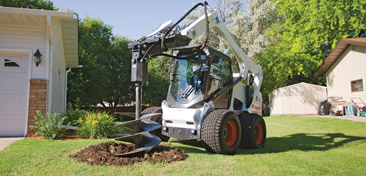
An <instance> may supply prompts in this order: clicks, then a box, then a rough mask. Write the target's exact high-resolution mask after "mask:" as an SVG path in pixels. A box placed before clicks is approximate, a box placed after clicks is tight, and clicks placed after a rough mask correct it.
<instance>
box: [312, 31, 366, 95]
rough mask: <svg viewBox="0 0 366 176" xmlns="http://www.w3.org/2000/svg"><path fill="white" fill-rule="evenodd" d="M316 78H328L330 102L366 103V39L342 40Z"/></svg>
mask: <svg viewBox="0 0 366 176" xmlns="http://www.w3.org/2000/svg"><path fill="white" fill-rule="evenodd" d="M314 76H317V77H318V76H326V79H327V90H328V100H329V101H334V100H337V101H345V102H350V101H351V98H352V97H358V98H360V99H361V100H362V101H363V102H366V38H348V39H342V40H341V41H340V42H339V43H338V44H337V45H336V47H334V49H333V50H332V52H331V53H330V54H329V56H328V57H327V58H326V59H325V60H324V62H323V64H322V65H321V66H320V67H319V69H318V71H317V72H316V73H315V74H314Z"/></svg>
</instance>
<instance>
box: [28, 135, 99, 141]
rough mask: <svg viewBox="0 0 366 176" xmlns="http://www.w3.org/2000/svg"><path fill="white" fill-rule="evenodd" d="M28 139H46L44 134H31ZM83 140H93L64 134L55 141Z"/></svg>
mask: <svg viewBox="0 0 366 176" xmlns="http://www.w3.org/2000/svg"><path fill="white" fill-rule="evenodd" d="M25 139H26V140H40V141H42V140H44V139H43V137H42V136H29V137H26V138H25ZM81 140H93V139H87V138H83V137H81V136H64V137H63V138H62V139H56V140H55V141H81Z"/></svg>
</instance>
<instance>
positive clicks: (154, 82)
mask: <svg viewBox="0 0 366 176" xmlns="http://www.w3.org/2000/svg"><path fill="white" fill-rule="evenodd" d="M169 60H170V59H169V58H167V57H158V58H154V59H151V60H150V61H149V63H148V81H147V82H146V83H145V85H144V86H143V87H142V91H143V98H142V102H143V103H144V104H149V105H154V106H160V105H161V102H162V101H163V100H165V98H166V97H167V93H168V88H169Z"/></svg>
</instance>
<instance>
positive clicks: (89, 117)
mask: <svg viewBox="0 0 366 176" xmlns="http://www.w3.org/2000/svg"><path fill="white" fill-rule="evenodd" d="M78 123H79V127H80V128H79V130H78V134H79V135H80V136H84V137H86V138H94V139H101V138H109V137H112V136H113V135H114V134H116V133H119V132H121V131H120V128H118V127H116V126H115V124H114V123H113V116H111V115H109V114H108V113H106V112H87V114H86V115H84V116H83V117H80V118H79V120H78Z"/></svg>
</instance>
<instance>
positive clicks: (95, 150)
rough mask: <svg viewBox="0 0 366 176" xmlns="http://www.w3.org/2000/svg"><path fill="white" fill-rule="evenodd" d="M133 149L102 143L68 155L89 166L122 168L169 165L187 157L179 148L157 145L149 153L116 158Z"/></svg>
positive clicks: (119, 144)
mask: <svg viewBox="0 0 366 176" xmlns="http://www.w3.org/2000/svg"><path fill="white" fill-rule="evenodd" d="M134 149H135V145H134V144H124V143H116V142H104V143H100V144H97V145H91V146H89V147H86V148H84V149H82V150H80V151H79V152H77V153H75V154H71V155H69V157H71V158H75V159H77V160H78V161H82V162H87V163H89V164H91V165H107V166H122V165H130V164H134V163H135V162H141V161H150V162H153V163H156V162H162V163H170V162H173V161H179V160H185V159H186V158H187V157H188V155H186V154H184V152H183V151H182V150H180V149H179V148H174V147H168V146H164V145H159V146H157V147H155V148H154V149H153V150H151V151H150V152H149V153H146V154H141V155H140V156H133V157H118V156H115V155H117V154H122V153H126V152H129V151H132V150H134Z"/></svg>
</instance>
